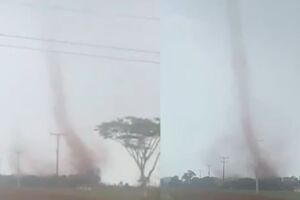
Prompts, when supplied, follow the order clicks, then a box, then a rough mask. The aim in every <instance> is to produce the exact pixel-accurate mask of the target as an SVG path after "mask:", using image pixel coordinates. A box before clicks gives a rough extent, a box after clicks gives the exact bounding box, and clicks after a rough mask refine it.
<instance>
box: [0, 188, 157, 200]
mask: <svg viewBox="0 0 300 200" xmlns="http://www.w3.org/2000/svg"><path fill="white" fill-rule="evenodd" d="M96 199H97V200H141V199H144V198H143V192H142V191H140V190H139V189H135V188H129V189H123V188H101V189H97V190H93V191H79V190H71V189H29V188H22V189H17V188H0V200H96ZM147 199H148V200H158V199H159V190H158V189H155V190H152V191H150V192H149V198H147Z"/></svg>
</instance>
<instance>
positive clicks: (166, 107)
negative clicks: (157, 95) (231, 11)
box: [161, 0, 300, 176]
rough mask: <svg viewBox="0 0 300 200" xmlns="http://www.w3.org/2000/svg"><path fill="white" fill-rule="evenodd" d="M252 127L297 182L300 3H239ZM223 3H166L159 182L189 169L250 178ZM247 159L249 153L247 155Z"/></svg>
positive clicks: (291, 0)
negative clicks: (224, 167) (223, 158)
mask: <svg viewBox="0 0 300 200" xmlns="http://www.w3.org/2000/svg"><path fill="white" fill-rule="evenodd" d="M240 3H241V6H240V8H241V12H242V26H243V33H244V40H245V46H246V57H247V62H248V70H249V76H250V80H251V99H250V102H251V106H252V112H253V113H252V114H253V120H254V123H255V129H256V131H257V135H259V136H258V137H259V138H262V140H263V141H262V142H261V144H262V146H263V147H262V148H263V149H264V150H265V152H266V156H268V157H270V159H271V160H273V162H274V165H276V166H278V167H277V168H278V171H279V173H280V174H281V175H296V176H299V174H300V171H299V167H300V163H299V161H297V160H298V159H297V157H298V153H297V152H299V150H300V149H299V145H298V140H299V131H300V125H299V117H298V116H299V111H300V107H299V106H298V102H299V100H300V95H299V89H298V85H299V84H300V80H299V77H298V76H299V72H300V68H299V55H298V52H299V51H300V40H299V34H300V26H299V18H300V14H299V9H300V3H299V1H296V0H287V1H283V0H282V1H271V0H251V1H250V0H241V1H240ZM226 9H227V8H226V1H225V0H187V1H179V0H164V1H163V3H162V8H161V13H162V24H161V33H162V37H161V52H162V59H161V61H162V70H161V118H162V135H163V139H162V147H163V149H162V158H163V159H162V161H161V174H162V176H170V175H175V174H178V175H181V174H182V173H183V172H184V171H186V170H188V169H192V170H195V171H196V172H198V170H199V169H202V174H203V175H205V174H207V168H206V165H207V164H211V165H212V168H213V173H214V175H218V174H219V172H220V170H221V163H220V159H219V156H222V155H226V156H229V157H230V160H229V162H228V173H229V174H230V175H241V174H243V175H246V174H247V175H251V172H250V171H249V168H248V167H249V166H248V165H247V160H246V156H245V155H244V153H243V148H244V146H243V145H244V144H243V142H242V139H241V134H240V132H239V112H238V110H237V105H238V104H237V103H238V102H237V100H236V85H235V84H236V83H235V79H234V74H233V71H232V69H231V63H230V62H231V57H230V56H231V54H230V53H231V52H230V45H229V44H230V43H229V30H228V21H227V14H226V11H227V10H226ZM245 154H246V153H245Z"/></svg>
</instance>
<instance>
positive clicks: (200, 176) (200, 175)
mask: <svg viewBox="0 0 300 200" xmlns="http://www.w3.org/2000/svg"><path fill="white" fill-rule="evenodd" d="M199 178H202V174H201V169H199Z"/></svg>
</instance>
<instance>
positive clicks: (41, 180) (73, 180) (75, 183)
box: [0, 175, 100, 187]
mask: <svg viewBox="0 0 300 200" xmlns="http://www.w3.org/2000/svg"><path fill="white" fill-rule="evenodd" d="M18 182H19V183H20V185H21V186H25V187H85V186H87V187H90V186H97V185H99V184H100V177H99V176H97V175H94V176H85V175H69V176H34V175H23V176H20V178H19V181H18V176H16V175H1V176H0V186H12V187H14V186H18Z"/></svg>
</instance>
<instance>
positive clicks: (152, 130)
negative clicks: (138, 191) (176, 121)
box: [97, 116, 160, 185]
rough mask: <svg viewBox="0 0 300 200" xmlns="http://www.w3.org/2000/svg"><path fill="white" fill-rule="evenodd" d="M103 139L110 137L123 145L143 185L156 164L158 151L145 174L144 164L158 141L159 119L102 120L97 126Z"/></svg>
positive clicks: (127, 118) (156, 146)
mask: <svg viewBox="0 0 300 200" xmlns="http://www.w3.org/2000/svg"><path fill="white" fill-rule="evenodd" d="M97 130H98V131H99V134H100V135H101V136H103V137H104V138H105V139H112V140H114V141H117V142H119V143H120V144H121V145H123V146H124V147H125V149H126V150H127V152H128V153H129V155H130V156H131V157H132V158H133V159H134V161H135V163H136V164H137V166H138V168H139V170H140V173H141V175H140V180H139V181H140V182H141V184H142V185H145V184H147V183H148V182H149V180H150V177H151V175H152V173H153V171H154V169H155V167H156V165H157V162H158V159H159V156H160V153H159V152H158V153H157V154H156V157H155V160H154V163H153V166H152V168H150V170H149V171H148V173H147V174H146V165H147V164H148V163H149V160H150V158H151V157H152V156H153V155H154V153H155V152H156V150H157V149H158V146H159V143H160V119H159V118H154V119H146V118H137V117H131V116H129V117H124V118H119V119H116V120H113V121H110V122H104V123H102V124H101V125H99V126H98V127H97Z"/></svg>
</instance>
